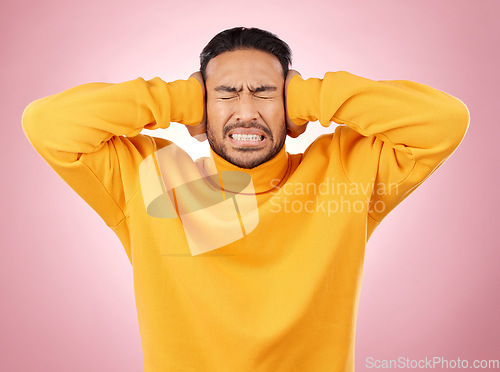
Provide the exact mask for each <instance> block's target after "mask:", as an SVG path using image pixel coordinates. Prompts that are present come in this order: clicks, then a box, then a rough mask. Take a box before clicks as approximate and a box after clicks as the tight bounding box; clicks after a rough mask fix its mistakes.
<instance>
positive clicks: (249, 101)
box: [235, 94, 259, 121]
mask: <svg viewBox="0 0 500 372" xmlns="http://www.w3.org/2000/svg"><path fill="white" fill-rule="evenodd" d="M258 118H259V111H258V110H257V105H256V103H255V100H254V99H253V96H252V95H251V94H240V97H239V99H238V102H237V106H236V112H235V119H237V120H239V121H251V120H256V119H258Z"/></svg>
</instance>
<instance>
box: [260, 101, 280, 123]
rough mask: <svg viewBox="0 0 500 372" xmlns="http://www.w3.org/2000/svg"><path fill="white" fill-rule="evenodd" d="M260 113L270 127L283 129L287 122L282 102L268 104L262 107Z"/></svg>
mask: <svg viewBox="0 0 500 372" xmlns="http://www.w3.org/2000/svg"><path fill="white" fill-rule="evenodd" d="M260 112H261V115H262V116H263V117H264V120H266V121H267V122H268V124H269V125H271V124H272V125H273V126H276V127H278V126H279V127H281V125H282V123H283V122H284V121H285V106H284V105H283V103H282V102H272V103H271V102H268V104H266V105H262V106H261V108H260Z"/></svg>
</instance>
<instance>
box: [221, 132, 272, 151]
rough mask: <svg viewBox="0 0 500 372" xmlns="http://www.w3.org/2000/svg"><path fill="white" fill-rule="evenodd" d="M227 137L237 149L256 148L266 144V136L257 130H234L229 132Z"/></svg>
mask: <svg viewBox="0 0 500 372" xmlns="http://www.w3.org/2000/svg"><path fill="white" fill-rule="evenodd" d="M228 137H229V140H230V141H231V143H233V144H234V145H235V146H239V147H258V146H263V145H264V144H265V143H266V142H267V136H266V134H265V133H264V131H262V130H260V129H258V128H242V127H240V128H235V129H232V130H230V131H229V133H228Z"/></svg>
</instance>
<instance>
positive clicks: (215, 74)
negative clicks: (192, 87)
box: [205, 49, 284, 85]
mask: <svg viewBox="0 0 500 372" xmlns="http://www.w3.org/2000/svg"><path fill="white" fill-rule="evenodd" d="M205 72H206V83H207V85H209V84H210V85H212V84H223V83H227V84H235V83H238V82H239V83H244V82H255V83H263V82H265V81H269V82H276V83H277V82H279V81H280V80H284V78H283V69H282V67H281V64H280V62H279V60H278V58H276V57H275V56H274V55H272V54H270V53H266V52H263V51H260V50H255V49H249V50H235V51H231V52H224V53H222V54H219V55H218V56H217V57H215V58H212V59H211V60H210V61H209V62H208V65H207V68H206V71H205Z"/></svg>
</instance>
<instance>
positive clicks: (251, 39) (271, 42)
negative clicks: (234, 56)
mask: <svg viewBox="0 0 500 372" xmlns="http://www.w3.org/2000/svg"><path fill="white" fill-rule="evenodd" d="M242 49H256V50H261V51H263V52H267V53H270V54H272V55H274V56H275V57H276V58H278V60H279V62H280V64H281V67H282V69H283V78H284V79H285V80H286V76H287V74H288V66H291V65H292V51H291V50H290V47H289V46H288V44H287V43H285V42H284V41H283V40H281V39H279V38H278V37H277V36H276V35H275V34H273V33H271V32H269V31H265V30H261V29H259V28H255V27H252V28H246V27H235V28H231V29H227V30H224V31H221V32H219V33H218V34H217V35H215V36H214V37H213V38H212V40H210V42H209V43H208V44H207V45H206V46H205V48H203V50H202V52H201V54H200V72H201V76H202V77H203V81H206V68H207V65H208V62H210V60H211V59H212V58H215V57H217V56H218V55H219V54H222V53H224V52H231V51H234V50H242Z"/></svg>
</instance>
